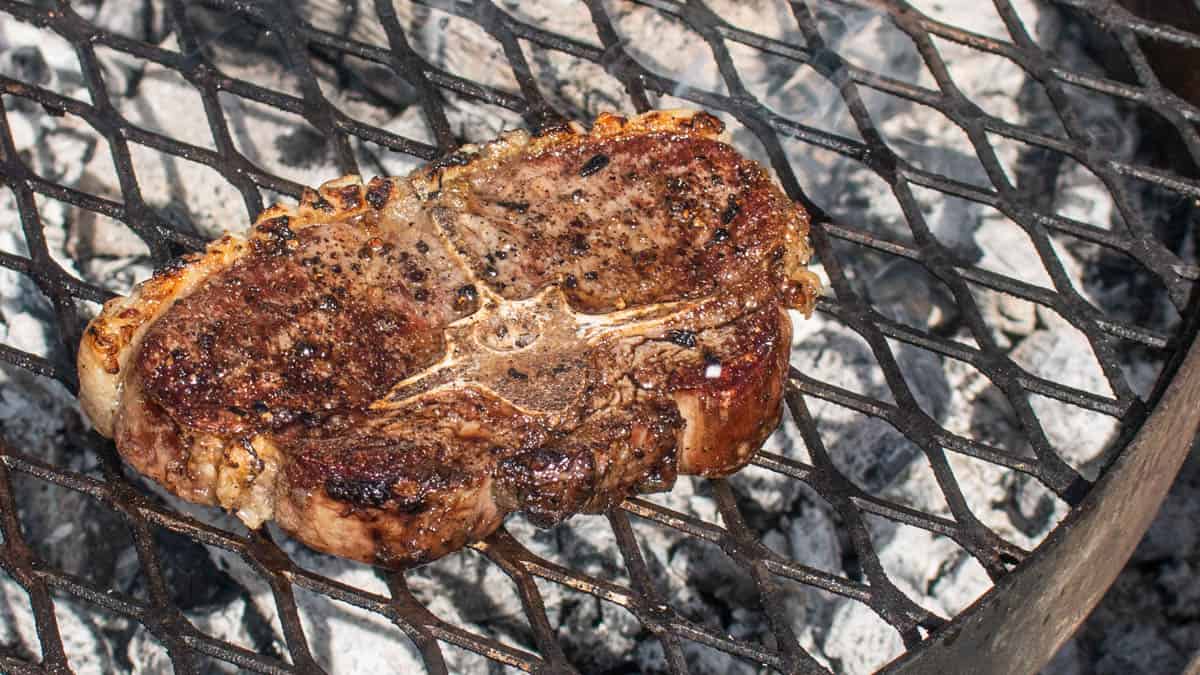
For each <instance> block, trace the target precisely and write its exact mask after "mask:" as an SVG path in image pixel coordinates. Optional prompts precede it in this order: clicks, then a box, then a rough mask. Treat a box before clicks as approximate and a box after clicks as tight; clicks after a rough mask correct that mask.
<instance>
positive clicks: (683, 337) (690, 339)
mask: <svg viewBox="0 0 1200 675" xmlns="http://www.w3.org/2000/svg"><path fill="white" fill-rule="evenodd" d="M667 339H668V340H670V341H671V342H674V343H675V344H677V345H679V346H680V347H686V348H688V349H692V348H693V347H695V346H696V332H695V331H690V330H686V329H673V330H669V331H667Z"/></svg>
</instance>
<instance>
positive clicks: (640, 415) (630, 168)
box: [79, 111, 818, 567]
mask: <svg viewBox="0 0 1200 675" xmlns="http://www.w3.org/2000/svg"><path fill="white" fill-rule="evenodd" d="M722 131H723V125H722V124H721V122H720V121H719V120H717V119H716V118H714V117H712V116H711V115H708V114H706V113H692V112H663V111H660V112H651V113H647V114H645V115H641V116H638V117H634V118H631V119H626V118H623V117H619V116H616V115H611V114H605V115H601V116H600V117H599V118H598V119H597V120H596V122H595V124H594V126H593V127H592V129H591V130H590V131H585V130H583V129H582V128H581V127H578V126H577V125H574V124H572V125H562V126H561V127H559V128H555V129H551V130H547V131H544V132H543V133H541V134H539V135H536V136H535V135H531V134H529V133H527V132H524V131H514V132H509V133H507V134H505V135H504V136H502V137H501V138H500V139H498V140H496V141H494V142H491V143H489V144H486V145H483V146H480V147H476V146H465V147H463V148H462V149H461V150H459V151H458V152H456V153H455V154H453V155H451V156H449V157H446V158H444V159H443V160H440V161H438V162H435V163H433V164H432V165H431V166H429V167H427V168H424V169H420V170H418V171H416V172H414V173H413V174H411V175H409V176H407V177H404V178H376V179H374V180H372V181H370V183H369V184H367V185H365V186H364V185H363V184H362V182H361V180H360V179H358V178H357V177H353V176H350V177H345V178H342V179H339V180H335V181H332V182H330V183H326V184H325V185H324V186H322V187H321V188H320V189H319V190H317V191H312V190H309V191H306V192H305V194H304V196H303V198H302V199H301V201H300V204H299V205H298V206H296V207H293V208H288V207H283V206H275V207H272V208H270V209H268V210H267V211H266V212H264V213H263V214H262V215H261V216H260V217H259V218H258V220H257V221H256V223H255V225H254V227H253V230H252V231H251V232H250V233H249V234H248V235H247V236H245V237H238V236H232V235H226V236H225V237H223V238H221V239H220V240H218V241H216V242H214V243H212V244H211V245H210V246H209V247H208V249H207V251H206V252H205V253H203V254H195V255H191V256H187V257H185V258H183V259H182V260H180V261H178V262H177V263H176V264H173V265H170V266H168V267H167V268H165V269H163V270H160V271H159V272H158V273H156V274H155V275H154V276H153V277H152V278H150V279H149V280H147V281H145V282H144V283H142V284H141V285H139V286H138V287H137V288H135V289H134V291H133V292H132V293H131V295H130V296H129V297H126V298H117V299H114V300H112V301H110V302H108V303H107V304H106V305H105V307H104V310H103V311H102V312H101V314H100V315H99V316H98V317H97V318H96V319H95V320H94V321H93V322H92V323H91V325H90V326H89V327H88V329H87V331H86V333H85V335H84V339H83V343H82V346H81V348H80V352H79V374H80V399H81V402H82V404H83V408H84V410H85V411H86V413H87V415H88V416H89V417H90V418H91V420H92V422H93V423H94V424H95V426H96V428H97V429H98V430H99V431H100V432H101V433H102V434H104V435H106V436H108V437H111V438H113V439H114V440H115V441H116V445H117V448H118V449H119V451H120V453H121V455H122V456H123V457H124V458H125V460H126V461H127V462H128V463H129V464H131V465H132V466H133V467H134V468H136V469H137V470H138V471H140V472H141V473H142V474H144V475H146V476H148V477H150V478H152V479H153V480H155V481H157V482H158V483H160V484H162V485H163V486H164V487H165V488H166V489H167V490H169V491H170V492H172V493H174V494H176V495H178V496H180V497H182V498H184V499H186V500H189V501H193V502H199V503H203V504H213V505H220V506H222V507H224V508H225V509H228V510H229V511H232V512H234V513H235V514H236V515H237V516H238V517H239V518H240V519H241V520H242V521H244V522H245V523H246V525H247V526H249V527H251V528H256V527H259V526H261V525H262V524H263V523H265V522H267V521H268V520H272V519H273V520H275V521H276V522H277V523H278V524H279V525H280V526H281V527H282V528H283V529H284V530H285V531H287V532H289V533H291V534H292V535H293V536H295V537H297V538H299V539H300V540H301V541H303V542H304V543H306V544H307V545H309V546H311V547H313V548H316V549H319V550H322V551H327V552H330V553H334V554H337V555H341V556H345V557H348V558H353V559H357V560H361V561H366V562H370V563H374V564H378V565H383V566H389V567H404V566H409V565H413V564H419V563H421V562H425V561H429V560H432V559H435V558H438V557H440V556H442V555H445V554H446V553H448V552H451V551H454V550H456V549H458V548H460V547H462V546H464V545H466V544H468V543H470V542H473V541H478V540H480V539H482V538H484V537H486V536H487V535H488V534H489V533H491V532H492V531H493V530H495V529H496V528H497V527H499V525H500V523H501V521H502V520H503V518H504V517H505V515H506V514H507V513H509V512H513V511H522V512H524V513H525V514H526V515H527V517H528V518H530V519H531V520H532V521H533V522H535V523H537V524H539V525H543V526H550V525H553V524H555V523H558V522H560V521H562V520H563V519H564V518H567V517H568V516H570V515H572V514H576V513H581V512H600V511H603V510H605V509H609V508H612V507H613V506H615V505H617V504H619V503H620V502H621V501H622V500H623V499H624V498H626V497H627V496H629V495H631V494H634V493H638V492H648V491H656V490H667V489H670V487H671V486H672V484H673V483H674V481H675V478H676V476H677V475H678V474H680V473H683V474H694V475H702V476H725V475H728V474H730V473H732V472H735V471H737V470H738V469H740V468H741V467H742V466H744V465H745V464H746V463H747V462H748V461H749V460H750V458H751V456H752V455H753V453H754V452H755V451H756V450H757V449H758V448H759V447H760V445H761V443H762V442H763V440H764V439H765V438H766V436H767V435H768V434H769V433H770V432H771V431H772V429H773V428H774V427H775V426H776V424H777V423H778V420H779V416H780V414H781V393H782V388H783V383H784V378H785V375H786V371H787V363H788V351H789V346H790V339H791V323H790V319H789V317H788V314H787V311H786V310H787V309H789V308H794V309H798V310H800V311H802V312H804V313H808V312H810V311H811V309H812V307H813V304H814V301H815V297H816V294H817V292H818V283H817V281H816V279H815V277H814V275H812V274H811V273H810V272H808V271H807V270H806V269H805V267H804V266H805V264H806V263H807V261H808V258H809V254H810V249H809V247H808V244H807V239H806V235H807V231H808V220H807V216H806V215H805V213H804V212H803V211H802V210H801V209H799V208H798V207H797V206H795V205H794V204H792V203H791V201H790V200H788V199H787V198H786V197H785V196H784V194H783V193H782V192H781V191H780V190H779V188H778V187H777V186H776V185H775V184H774V183H773V182H772V180H771V179H770V177H769V175H768V174H767V172H766V171H765V170H764V169H763V168H762V167H760V166H759V165H757V164H756V163H754V162H752V161H749V160H747V159H744V158H742V157H741V156H739V155H738V153H737V152H736V151H735V150H734V149H733V148H731V147H730V146H729V145H727V144H725V143H723V142H721V140H720V139H719V136H720V135H721V133H722Z"/></svg>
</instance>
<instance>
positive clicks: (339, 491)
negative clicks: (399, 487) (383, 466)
mask: <svg viewBox="0 0 1200 675" xmlns="http://www.w3.org/2000/svg"><path fill="white" fill-rule="evenodd" d="M395 482H396V481H395V479H386V478H380V479H361V478H360V479H352V478H329V479H327V480H326V481H325V494H327V495H329V497H330V498H331V499H336V500H337V501H340V502H345V503H347V504H350V505H352V506H359V507H372V508H381V507H383V505H385V504H387V503H388V501H389V500H391V498H392V485H393V484H395Z"/></svg>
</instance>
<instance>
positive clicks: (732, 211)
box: [721, 195, 742, 225]
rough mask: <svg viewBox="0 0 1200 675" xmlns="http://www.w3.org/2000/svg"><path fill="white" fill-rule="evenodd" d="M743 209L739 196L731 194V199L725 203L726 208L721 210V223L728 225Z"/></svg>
mask: <svg viewBox="0 0 1200 675" xmlns="http://www.w3.org/2000/svg"><path fill="white" fill-rule="evenodd" d="M741 210H742V207H741V205H739V204H738V202H737V198H736V197H734V196H733V195H729V201H728V202H727V203H726V204H725V210H724V211H722V212H721V224H722V225H728V224H730V223H732V222H733V219H734V218H737V215H738V213H739V212H741Z"/></svg>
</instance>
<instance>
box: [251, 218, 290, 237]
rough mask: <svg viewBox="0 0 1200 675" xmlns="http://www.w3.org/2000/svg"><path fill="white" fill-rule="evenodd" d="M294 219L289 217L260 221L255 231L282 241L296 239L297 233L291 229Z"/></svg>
mask: <svg viewBox="0 0 1200 675" xmlns="http://www.w3.org/2000/svg"><path fill="white" fill-rule="evenodd" d="M291 223H292V219H291V217H289V216H276V217H274V218H267V219H265V220H260V221H258V225H257V226H255V229H256V230H258V231H259V232H262V233H264V234H269V235H271V236H273V237H278V238H280V239H295V238H296V233H295V232H293V231H292V228H291Z"/></svg>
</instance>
